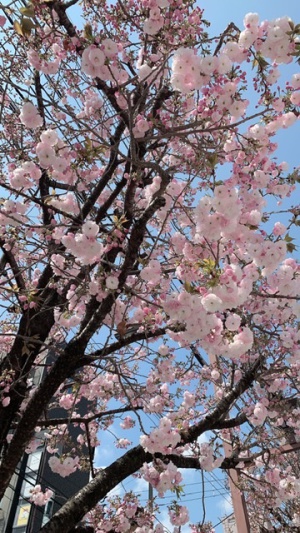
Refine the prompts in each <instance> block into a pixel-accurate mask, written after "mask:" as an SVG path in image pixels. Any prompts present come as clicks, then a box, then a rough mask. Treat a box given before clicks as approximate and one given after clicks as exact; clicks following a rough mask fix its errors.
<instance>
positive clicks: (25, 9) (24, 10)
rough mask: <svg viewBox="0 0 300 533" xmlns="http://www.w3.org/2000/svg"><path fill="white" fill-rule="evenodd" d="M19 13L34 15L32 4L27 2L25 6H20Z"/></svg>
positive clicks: (26, 15) (28, 15) (27, 15)
mask: <svg viewBox="0 0 300 533" xmlns="http://www.w3.org/2000/svg"><path fill="white" fill-rule="evenodd" d="M20 13H22V15H25V17H31V18H32V17H34V7H33V5H32V4H28V6H27V7H21V9H20Z"/></svg>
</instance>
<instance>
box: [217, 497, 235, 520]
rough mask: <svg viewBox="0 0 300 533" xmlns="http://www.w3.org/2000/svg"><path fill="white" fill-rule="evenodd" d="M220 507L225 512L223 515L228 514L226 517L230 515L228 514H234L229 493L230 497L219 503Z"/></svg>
mask: <svg viewBox="0 0 300 533" xmlns="http://www.w3.org/2000/svg"><path fill="white" fill-rule="evenodd" d="M218 506H219V507H220V509H221V510H222V511H223V513H224V514H226V515H228V514H230V513H232V512H233V507H232V501H231V497H230V494H229V493H228V496H226V498H223V499H222V500H221V501H220V502H219V503H218Z"/></svg>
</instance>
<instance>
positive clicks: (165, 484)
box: [140, 460, 182, 497]
mask: <svg viewBox="0 0 300 533" xmlns="http://www.w3.org/2000/svg"><path fill="white" fill-rule="evenodd" d="M140 471H141V474H142V476H143V478H144V479H145V480H146V481H148V483H151V485H152V486H153V487H154V488H155V489H156V490H157V492H158V495H159V496H160V497H162V496H163V495H164V493H165V492H166V491H167V490H174V488H176V487H178V485H179V483H180V482H181V481H182V475H181V473H180V472H179V471H178V469H177V467H176V466H175V465H174V464H173V463H172V461H170V462H169V463H168V464H164V463H163V462H162V461H159V460H156V462H155V464H152V465H148V464H147V463H145V464H144V465H143V467H142V468H141V470H140Z"/></svg>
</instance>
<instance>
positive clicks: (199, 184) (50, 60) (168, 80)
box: [0, 0, 300, 533]
mask: <svg viewBox="0 0 300 533" xmlns="http://www.w3.org/2000/svg"><path fill="white" fill-rule="evenodd" d="M2 11H3V15H2V16H1V17H0V24H1V26H2V28H1V29H2V37H1V71H0V90H1V124H2V126H1V130H0V136H1V152H0V153H1V209H0V224H1V229H0V230H1V235H0V246H1V250H2V257H1V264H0V271H1V272H0V275H1V277H0V282H1V285H0V297H1V309H2V314H1V337H0V339H1V341H0V342H1V359H0V366H1V373H0V375H1V381H0V386H1V388H0V399H1V401H0V435H1V437H0V448H1V465H0V494H1V497H2V496H3V494H4V491H5V489H6V487H7V486H8V484H9V483H10V480H11V478H12V476H13V473H14V471H15V469H16V467H17V465H18V462H19V460H20V458H21V457H22V454H23V452H24V450H27V451H30V450H33V449H34V446H36V439H37V438H40V439H43V440H45V441H46V446H47V450H48V453H49V454H50V460H49V464H50V467H51V469H52V470H53V472H57V473H58V474H60V475H62V476H68V475H72V472H74V471H76V470H78V469H84V468H89V469H90V470H91V472H92V479H91V481H90V482H89V483H88V484H87V485H86V487H85V488H84V489H82V490H80V491H79V492H78V493H77V494H76V495H75V496H74V497H73V498H71V499H70V500H69V501H67V502H66V504H65V505H64V506H63V507H62V508H61V509H60V510H59V511H58V512H57V513H56V514H55V515H54V516H53V517H52V519H51V520H50V521H49V522H48V523H47V524H46V525H45V526H44V527H43V528H42V531H44V532H45V533H51V532H58V531H59V532H62V531H64V532H68V531H72V530H74V531H75V530H77V531H82V530H86V531H93V532H98V533H102V532H104V531H116V532H120V533H123V532H127V531H129V530H132V525H133V524H134V525H135V530H136V531H137V532H138V533H145V532H155V533H162V532H163V526H162V525H161V524H159V523H158V524H157V523H156V522H155V500H154V502H150V505H149V508H147V509H146V508H144V509H143V510H142V511H141V506H140V505H139V498H138V496H137V495H133V494H132V493H127V494H125V495H124V497H119V498H112V499H111V500H106V501H105V498H106V497H107V494H108V493H109V491H110V490H111V489H113V488H114V487H116V486H117V485H118V484H119V483H120V482H122V481H123V480H124V479H126V478H127V477H128V476H131V475H136V476H138V477H142V478H143V479H144V480H146V481H147V482H149V483H150V484H151V485H152V486H153V487H154V489H155V491H156V492H155V494H158V495H163V494H165V493H166V491H170V490H171V491H173V492H174V493H175V495H176V494H178V493H179V492H180V490H182V488H181V483H182V473H181V469H196V470H202V471H211V470H213V469H223V470H226V471H228V470H233V469H235V470H237V471H238V473H239V480H240V481H239V483H240V485H241V487H242V488H243V490H244V491H245V497H246V500H247V505H248V509H249V513H250V514H252V524H253V526H252V527H253V529H252V531H253V532H256V531H257V532H258V531H270V530H271V531H285V532H287V531H295V530H298V528H299V524H300V510H299V509H300V508H299V491H300V476H299V469H298V467H297V468H296V467H295V466H294V463H295V462H296V457H297V451H294V452H293V453H291V449H292V446H294V447H295V442H296V443H297V438H299V419H300V407H299V406H298V404H297V397H298V391H299V369H300V352H299V339H300V334H299V329H298V326H297V319H298V317H299V303H298V300H297V288H298V287H299V281H298V280H297V275H298V274H299V266H298V264H297V262H296V260H295V258H294V257H293V252H294V250H295V246H294V244H293V242H292V237H291V234H292V232H293V228H296V227H297V226H299V215H300V210H299V207H297V205H296V203H295V202H296V186H297V181H298V173H297V169H290V170H289V171H288V165H287V163H286V162H281V161H277V160H276V158H275V157H274V152H275V150H276V147H277V145H276V138H275V135H276V132H277V131H278V130H280V129H282V128H288V127H290V126H291V125H293V124H294V123H295V122H296V121H297V118H298V115H299V106H300V72H299V69H298V68H297V64H296V60H297V56H298V54H299V46H300V45H299V34H300V27H299V26H297V25H295V24H294V23H293V22H292V21H291V20H290V19H288V18H280V19H277V20H273V21H263V22H260V20H259V16H258V15H257V14H253V13H250V14H248V15H246V16H245V19H244V28H243V29H239V28H237V27H236V26H235V25H234V24H232V23H231V24H229V25H228V26H227V27H226V28H224V32H223V33H222V34H221V35H219V36H215V35H210V34H209V24H208V22H207V21H206V20H205V15H204V13H203V12H202V10H201V4H200V7H199V6H198V4H197V3H196V2H194V1H192V0H116V1H115V2H107V1H105V0H84V1H83V2H81V3H79V2H77V0H70V1H68V2H63V1H62V0H50V1H48V0H47V1H45V2H42V1H40V0H32V1H31V3H30V4H28V5H27V6H26V7H24V6H23V4H21V3H20V2H19V1H17V0H15V1H13V2H11V3H10V4H9V5H8V6H7V7H5V6H3V5H2ZM75 21H76V23H75ZM293 61H294V73H293V75H291V77H290V79H289V81H288V83H287V84H286V83H285V82H284V81H282V82H281V69H282V68H284V66H285V65H287V64H290V63H292V62H293ZM249 88H250V89H251V91H252V92H251V101H249V100H248V98H249ZM293 195H294V196H295V200H294V202H293ZM285 201H287V203H286V204H285ZM285 205H286V207H285ZM277 209H278V210H279V211H280V212H279V213H277ZM50 352H51V353H52V354H54V358H52V360H51V361H50V362H49V357H48V355H49V353H50ZM36 375H39V376H40V380H39V381H38V380H35V379H34V376H36ZM81 398H84V399H86V400H87V401H88V405H89V408H88V412H86V413H85V415H84V416H82V415H80V414H79V412H78V404H79V402H80V399H81ZM55 405H59V406H60V407H62V408H64V409H65V410H66V417H65V418H59V419H54V418H53V417H51V416H50V414H49V413H50V412H51V409H52V407H53V406H55ZM112 424H114V426H116V425H117V426H119V428H120V432H119V433H118V435H117V437H116V448H117V449H124V453H123V455H121V457H120V458H118V459H116V460H115V461H114V462H112V463H111V464H110V465H108V466H107V467H106V468H104V469H100V470H99V471H97V469H95V468H94V466H93V463H92V455H93V454H92V450H93V448H94V447H96V446H100V450H101V442H99V439H100V435H101V432H103V431H108V430H109V428H110V427H111V426H112ZM70 425H74V426H78V425H79V426H80V428H81V431H82V432H81V433H80V435H79V437H78V439H77V443H76V445H74V446H73V447H71V448H70V447H69V448H66V449H67V452H66V453H61V452H60V451H61V450H62V449H63V450H64V449H65V448H63V445H64V442H68V429H69V427H70ZM205 432H209V433H208V438H209V440H208V442H202V444H200V443H199V442H200V441H199V437H200V436H201V435H203V433H205ZM37 435H38V437H37ZM120 435H123V436H120ZM291 435H292V436H293V440H292V443H291ZM100 440H101V439H100ZM224 442H227V444H228V445H230V448H231V452H230V454H229V455H228V454H227V456H226V457H225V453H224V451H223V447H222V443H224ZM83 447H85V448H87V449H88V450H89V454H90V464H89V465H87V464H86V463H84V461H83V460H82V453H81V451H82V449H83ZM50 497H51V490H50V488H49V487H45V488H42V487H40V486H39V485H37V486H36V487H35V488H34V490H33V491H32V501H33V502H34V504H36V505H44V504H45V502H46V501H47V500H48V499H49V498H50ZM104 501H105V505H104V504H103V502H104ZM169 516H170V521H171V523H172V525H173V526H174V532H175V531H179V529H178V528H180V527H181V526H183V525H185V524H189V522H190V519H189V510H188V509H187V508H186V507H185V506H183V505H181V504H180V501H178V502H175V503H174V505H172V506H171V508H170V509H169ZM84 520H86V521H87V523H88V524H89V525H88V527H85V526H80V527H81V529H80V528H79V527H77V524H79V523H80V522H82V521H84ZM270 524H271V525H270ZM76 527H77V529H76ZM74 528H75V529H74ZM272 528H273V529H272ZM210 529H211V528H210V527H209V526H208V524H206V526H205V525H204V524H198V525H191V531H192V532H193V533H200V532H201V531H204V530H205V531H206V530H210Z"/></svg>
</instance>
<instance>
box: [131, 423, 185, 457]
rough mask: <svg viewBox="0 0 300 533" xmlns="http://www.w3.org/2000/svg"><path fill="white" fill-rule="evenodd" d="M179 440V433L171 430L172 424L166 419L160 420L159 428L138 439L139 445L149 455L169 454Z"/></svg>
mask: <svg viewBox="0 0 300 533" xmlns="http://www.w3.org/2000/svg"><path fill="white" fill-rule="evenodd" d="M180 440H181V437H180V434H179V432H178V431H176V430H174V429H172V422H171V420H169V419H168V418H166V417H163V418H161V420H160V421H159V427H158V428H155V429H153V431H151V433H150V434H149V435H142V436H141V437H140V443H141V445H142V446H143V448H144V449H145V450H146V451H147V452H150V453H171V452H172V451H173V450H174V448H176V446H177V444H178V443H179V442H180Z"/></svg>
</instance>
